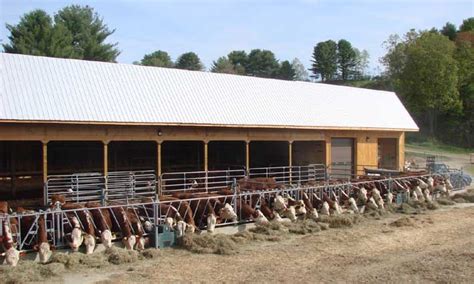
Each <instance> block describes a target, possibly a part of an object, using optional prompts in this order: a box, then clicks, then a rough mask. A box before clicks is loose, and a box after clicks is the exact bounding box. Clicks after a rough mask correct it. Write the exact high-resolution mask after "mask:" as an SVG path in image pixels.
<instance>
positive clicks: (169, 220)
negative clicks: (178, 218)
mask: <svg viewBox="0 0 474 284" xmlns="http://www.w3.org/2000/svg"><path fill="white" fill-rule="evenodd" d="M165 226H168V228H170V229H171V230H173V227H174V219H173V218H171V217H166V219H165Z"/></svg>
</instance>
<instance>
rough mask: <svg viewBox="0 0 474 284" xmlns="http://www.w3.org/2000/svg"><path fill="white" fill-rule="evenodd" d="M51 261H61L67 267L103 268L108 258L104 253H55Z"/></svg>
mask: <svg viewBox="0 0 474 284" xmlns="http://www.w3.org/2000/svg"><path fill="white" fill-rule="evenodd" d="M50 262H51V263H61V264H63V265H64V266H65V267H66V268H68V269H72V268H78V267H87V268H101V267H104V266H106V265H107V259H106V258H105V257H104V255H103V254H102V253H94V254H92V255H86V254H83V253H80V252H75V253H61V252H58V253H54V254H53V255H52V256H51V259H50Z"/></svg>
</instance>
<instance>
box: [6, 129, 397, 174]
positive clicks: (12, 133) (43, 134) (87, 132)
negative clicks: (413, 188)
mask: <svg viewBox="0 0 474 284" xmlns="http://www.w3.org/2000/svg"><path fill="white" fill-rule="evenodd" d="M331 137H347V138H354V139H355V141H356V147H355V152H356V155H355V156H356V159H355V163H356V164H358V165H367V166H368V165H375V166H376V165H377V138H397V139H398V142H399V143H398V147H399V159H398V165H399V167H400V168H402V167H403V163H404V143H405V136H404V133H403V132H400V131H368V130H307V129H263V128H248V129H244V128H222V127H187V126H186V127H184V126H183V127H179V126H163V127H159V126H132V125H129V126H120V125H73V124H70V125H62V124H49V125H48V124H26V123H25V124H13V123H4V124H0V141H7V140H30V141H43V142H48V141H54V140H57V141H103V142H104V143H108V142H110V141H156V142H162V141H172V140H190V141H196V140H199V141H226V140H230V141H256V140H258V141H265V140H268V141H309V140H313V141H314V140H323V141H326V151H325V152H326V153H331V145H330V143H331ZM250 158H251V157H250ZM330 163H331V157H330V155H329V154H328V155H326V164H330Z"/></svg>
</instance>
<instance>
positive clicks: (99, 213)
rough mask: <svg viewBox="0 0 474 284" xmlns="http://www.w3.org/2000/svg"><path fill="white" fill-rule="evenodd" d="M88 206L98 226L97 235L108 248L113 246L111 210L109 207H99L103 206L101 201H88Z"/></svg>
mask: <svg viewBox="0 0 474 284" xmlns="http://www.w3.org/2000/svg"><path fill="white" fill-rule="evenodd" d="M86 207H87V208H89V212H90V213H91V214H92V218H93V219H94V223H95V225H96V226H97V231H96V236H97V237H99V238H100V240H101V242H102V244H103V245H104V246H105V247H106V248H111V247H112V240H113V235H112V218H111V216H110V211H109V210H108V209H98V207H101V204H100V203H99V202H88V203H86ZM94 208H95V209H94Z"/></svg>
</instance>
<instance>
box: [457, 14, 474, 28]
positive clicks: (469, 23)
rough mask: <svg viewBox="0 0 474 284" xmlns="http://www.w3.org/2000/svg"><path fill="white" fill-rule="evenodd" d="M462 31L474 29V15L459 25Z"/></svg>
mask: <svg viewBox="0 0 474 284" xmlns="http://www.w3.org/2000/svg"><path fill="white" fill-rule="evenodd" d="M459 31H460V32H469V31H474V17H471V18H467V19H465V20H464V21H463V22H462V24H461V26H460V27H459Z"/></svg>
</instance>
